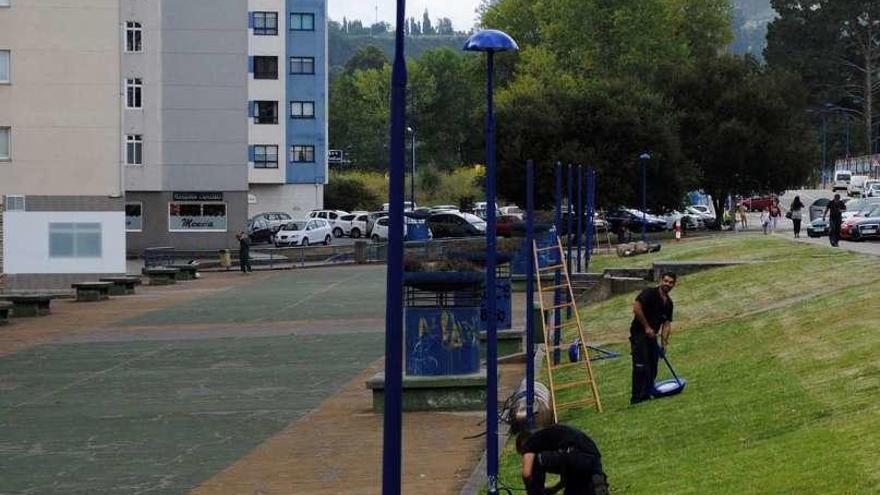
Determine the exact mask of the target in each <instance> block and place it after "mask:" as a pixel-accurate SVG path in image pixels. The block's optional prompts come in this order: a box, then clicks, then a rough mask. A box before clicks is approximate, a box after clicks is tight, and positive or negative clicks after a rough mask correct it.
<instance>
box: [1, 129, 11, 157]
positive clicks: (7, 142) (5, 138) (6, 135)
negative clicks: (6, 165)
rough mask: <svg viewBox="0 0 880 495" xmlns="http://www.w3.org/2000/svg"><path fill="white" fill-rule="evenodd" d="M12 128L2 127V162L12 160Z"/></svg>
mask: <svg viewBox="0 0 880 495" xmlns="http://www.w3.org/2000/svg"><path fill="white" fill-rule="evenodd" d="M11 145H12V128H11V127H0V161H3V162H5V161H9V160H10V159H11V158H12V153H10V148H12V146H11Z"/></svg>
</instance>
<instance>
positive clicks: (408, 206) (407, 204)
mask: <svg viewBox="0 0 880 495" xmlns="http://www.w3.org/2000/svg"><path fill="white" fill-rule="evenodd" d="M388 207H389V203H382V211H384V212H385V213H388ZM416 208H418V205H417V204H416V203H414V202H412V201H404V202H403V211H412V210H415V209H416Z"/></svg>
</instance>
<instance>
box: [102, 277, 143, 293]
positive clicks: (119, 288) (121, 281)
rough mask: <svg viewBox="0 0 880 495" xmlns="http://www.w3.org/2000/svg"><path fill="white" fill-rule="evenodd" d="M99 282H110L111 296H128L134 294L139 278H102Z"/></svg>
mask: <svg viewBox="0 0 880 495" xmlns="http://www.w3.org/2000/svg"><path fill="white" fill-rule="evenodd" d="M100 280H101V282H110V283H111V284H113V285H111V286H110V295H111V296H129V295H131V294H134V288H135V287H136V286H138V285H140V284H141V278H140V277H129V276H125V277H104V278H102V279H100Z"/></svg>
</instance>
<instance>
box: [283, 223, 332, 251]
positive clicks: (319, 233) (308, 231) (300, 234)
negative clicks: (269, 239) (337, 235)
mask: <svg viewBox="0 0 880 495" xmlns="http://www.w3.org/2000/svg"><path fill="white" fill-rule="evenodd" d="M332 240H333V230H332V228H331V227H330V224H329V223H328V222H327V220H324V219H323V218H307V219H305V220H297V221H295V222H289V223H287V224H286V225H284V226H282V227H281V230H279V231H278V232H276V233H275V247H281V246H303V247H305V246H310V245H312V244H318V243H324V244H326V245H328V246H329V245H330V242H331V241H332Z"/></svg>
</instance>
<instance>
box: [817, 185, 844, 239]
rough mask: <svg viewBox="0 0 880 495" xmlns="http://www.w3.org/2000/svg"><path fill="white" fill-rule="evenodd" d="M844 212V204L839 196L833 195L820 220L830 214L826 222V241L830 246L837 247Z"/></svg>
mask: <svg viewBox="0 0 880 495" xmlns="http://www.w3.org/2000/svg"><path fill="white" fill-rule="evenodd" d="M845 210H846V204H845V203H844V202H843V201H841V200H840V194H835V195H834V199H832V200H831V201H829V202H828V205H827V206H826V207H825V212H824V213H822V220H824V219H825V217H826V216H828V214H829V213H830V214H831V215H830V216H831V218H830V219H829V221H828V240H829V241H831V245H832V246H834V247H837V243H838V242H840V224H842V223H843V212H844V211H845Z"/></svg>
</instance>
